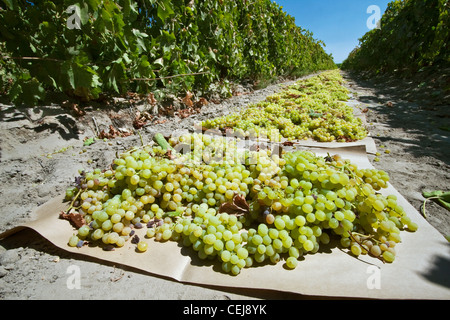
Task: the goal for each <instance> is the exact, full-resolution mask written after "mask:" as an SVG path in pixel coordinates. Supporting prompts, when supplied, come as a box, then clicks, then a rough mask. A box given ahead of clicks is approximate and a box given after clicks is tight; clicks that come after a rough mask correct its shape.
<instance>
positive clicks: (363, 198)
mask: <svg viewBox="0 0 450 320" xmlns="http://www.w3.org/2000/svg"><path fill="white" fill-rule="evenodd" d="M157 139H158V141H159V143H160V144H161V145H163V146H164V148H163V147H161V145H159V144H150V145H146V146H142V147H140V148H133V149H131V150H129V151H126V152H124V153H122V154H120V155H118V157H117V158H116V159H114V160H113V163H112V165H111V167H110V168H107V169H105V170H101V169H95V170H93V171H92V172H85V171H83V172H82V174H81V175H80V176H79V177H77V179H76V185H75V186H73V187H70V188H68V189H67V191H66V199H67V201H69V202H70V204H71V208H70V210H68V211H70V212H68V214H72V215H74V216H78V217H79V218H82V219H81V221H82V223H81V224H79V225H78V226H77V227H76V231H75V233H74V234H73V235H72V236H70V237H69V241H68V245H69V246H73V247H76V246H78V247H82V246H83V245H84V244H86V243H92V244H98V245H99V246H101V247H103V248H104V249H105V250H113V249H114V250H115V249H118V250H119V248H120V247H123V246H124V245H125V244H126V243H127V242H131V243H133V244H134V245H136V249H137V251H138V252H141V253H142V254H143V253H144V252H145V251H147V249H148V248H149V247H150V246H151V245H152V242H151V241H150V239H154V240H155V241H160V242H165V241H177V242H179V243H180V244H182V245H183V246H186V247H190V248H191V249H192V250H193V251H194V252H196V254H197V255H198V257H199V258H200V259H212V260H216V261H219V263H221V267H222V270H223V271H224V272H226V273H229V274H232V275H238V274H239V273H240V272H241V270H242V269H243V268H250V267H252V266H254V265H260V264H265V263H271V264H277V263H279V262H280V261H284V262H285V263H286V266H287V267H288V268H290V269H294V268H296V266H297V265H298V263H299V260H300V259H301V257H304V256H307V255H311V254H315V253H317V252H318V251H319V248H320V246H322V245H328V246H331V245H333V246H339V247H341V248H343V249H344V250H348V251H349V252H350V253H351V254H352V255H354V256H356V257H357V256H359V255H371V256H373V257H375V258H377V259H380V260H382V261H383V262H387V263H391V262H393V261H394V260H395V254H396V244H398V243H399V242H401V235H400V234H401V232H402V231H403V230H409V231H415V230H417V228H418V226H417V224H416V223H415V222H413V221H412V220H411V219H410V218H409V217H408V216H407V214H406V213H405V211H404V209H403V208H402V207H401V206H400V205H399V204H398V203H397V198H396V196H395V195H383V194H382V193H381V192H380V191H381V189H384V188H386V187H387V186H388V181H389V175H388V174H387V173H386V172H385V171H382V170H377V169H364V168H358V166H357V165H356V164H354V163H352V162H351V161H349V160H346V159H343V158H342V157H340V156H339V155H328V156H326V157H322V156H318V155H316V154H315V153H313V152H311V151H304V150H294V151H290V152H287V151H283V152H282V153H281V154H276V153H273V152H272V151H270V150H268V149H260V150H257V151H249V150H242V149H240V148H238V146H237V143H236V140H234V139H228V138H226V137H222V136H208V135H205V134H201V133H193V134H184V135H181V136H179V137H176V138H175V137H172V138H170V139H169V140H168V141H166V142H168V143H169V144H170V146H167V145H164V143H162V139H161V136H158V137H157ZM180 146H189V148H190V152H183V153H181V152H177V151H176V150H180ZM142 228H146V231H145V235H146V236H145V237H144V238H138V237H137V236H136V235H135V234H134V231H135V230H136V229H142ZM80 250H81V249H80Z"/></svg>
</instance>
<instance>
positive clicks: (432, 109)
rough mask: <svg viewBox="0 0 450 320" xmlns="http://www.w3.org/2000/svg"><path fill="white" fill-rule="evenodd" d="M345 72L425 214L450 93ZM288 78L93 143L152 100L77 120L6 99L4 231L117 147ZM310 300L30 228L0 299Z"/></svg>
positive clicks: (6, 267)
mask: <svg viewBox="0 0 450 320" xmlns="http://www.w3.org/2000/svg"><path fill="white" fill-rule="evenodd" d="M343 75H344V77H345V79H346V80H347V81H348V83H347V85H348V87H349V89H350V90H351V92H352V94H353V95H354V96H355V97H357V99H358V101H359V102H360V103H361V105H362V106H363V107H365V108H367V110H366V111H367V113H366V116H367V121H368V129H369V131H370V133H371V135H372V137H373V139H374V140H375V142H376V145H377V148H378V151H379V153H380V155H379V156H378V158H379V161H374V160H375V156H370V160H371V161H373V162H372V163H373V165H374V166H375V167H376V168H379V169H383V170H385V171H387V172H388V173H389V174H390V176H391V183H392V185H393V186H394V187H395V188H396V189H397V190H398V191H399V192H400V193H401V194H402V195H403V196H404V197H405V198H406V199H407V200H408V201H409V202H410V203H411V204H412V205H413V206H414V207H415V208H417V209H418V210H420V206H421V205H422V202H423V200H424V198H423V197H422V195H421V192H422V191H423V190H450V132H449V131H448V126H449V125H450V124H449V116H450V110H449V105H448V101H449V99H445V97H444V99H442V98H436V97H437V95H436V94H434V93H433V92H434V91H433V92H431V93H430V90H433V88H432V87H431V89H430V87H429V86H426V85H417V83H416V82H410V83H406V82H404V81H399V80H395V79H391V78H386V77H376V78H371V77H367V76H365V77H363V76H355V75H351V74H348V73H343ZM289 83H291V82H284V83H280V84H276V85H271V86H269V87H267V88H265V89H261V90H255V91H251V90H248V89H246V88H243V87H241V88H240V91H239V90H238V91H239V93H238V94H237V95H235V96H233V97H232V98H229V99H227V100H225V101H221V102H220V103H213V102H210V103H208V104H207V105H205V106H203V107H202V108H201V109H200V110H199V112H198V113H194V114H192V115H191V116H189V117H186V118H181V117H179V116H177V115H176V114H175V115H174V116H159V117H157V118H155V119H156V120H157V121H156V122H153V123H148V124H147V125H145V126H144V127H142V128H141V129H140V130H139V133H140V135H137V134H135V135H131V136H128V137H119V138H115V139H111V140H107V141H103V140H97V141H95V143H93V144H91V145H88V146H85V145H84V143H83V141H84V139H85V138H92V137H94V136H96V133H97V130H99V131H101V130H108V128H109V125H114V126H115V127H116V128H123V129H125V130H131V129H132V122H133V120H134V115H135V114H136V110H140V111H141V112H143V111H145V110H147V109H148V108H150V106H148V105H145V104H130V103H128V104H127V103H126V102H125V103H124V102H123V101H119V102H121V103H122V106H117V107H115V106H112V107H111V106H110V107H109V108H108V109H106V110H105V109H104V108H100V107H98V106H95V105H93V106H91V107H90V108H87V109H86V110H87V113H86V114H85V115H84V116H81V117H77V116H75V115H74V114H73V113H71V112H69V111H68V110H67V109H65V108H62V107H61V106H60V105H59V104H53V105H49V106H45V107H40V108H26V107H21V108H15V107H12V106H10V105H7V104H0V107H1V110H0V117H1V122H0V132H1V141H0V152H1V154H0V164H1V165H0V208H1V209H0V215H1V221H2V223H1V225H0V233H2V232H4V231H6V230H8V229H11V228H13V227H14V226H17V225H20V224H21V223H24V222H26V221H29V220H30V219H33V216H32V210H33V209H34V208H36V207H37V206H39V205H41V204H43V203H45V202H47V201H49V200H50V199H52V198H53V197H55V196H57V195H60V194H61V193H64V192H65V189H66V188H67V187H68V186H69V185H70V184H71V183H72V181H73V179H74V177H75V176H76V175H77V174H78V170H79V169H86V170H90V169H93V168H97V167H99V168H104V167H106V166H107V165H109V164H110V163H111V160H112V159H113V157H115V154H116V153H117V152H121V151H124V150H126V149H128V148H129V147H131V146H136V145H140V144H141V143H142V142H143V143H149V142H150V141H151V138H152V136H153V135H154V134H155V133H156V132H162V133H163V134H166V135H170V134H171V133H172V132H173V131H175V130H179V129H184V130H192V128H193V125H194V124H195V123H197V122H198V121H200V120H202V119H206V118H212V117H216V116H219V115H222V114H226V113H229V112H232V111H233V110H237V109H239V108H242V107H244V106H246V105H248V104H250V103H252V102H257V101H260V100H263V99H264V98H265V97H266V96H267V95H270V94H272V93H274V92H277V91H278V90H280V89H281V88H282V87H283V86H284V85H287V84H289ZM419 84H420V83H419ZM447 98H448V97H447ZM445 101H447V102H445ZM161 120H163V121H161ZM125 130H124V132H126V131H125ZM141 140H142V141H141ZM386 150H389V151H390V153H385V151H386ZM427 214H428V216H427V219H428V221H429V222H430V224H431V225H433V226H434V227H435V228H436V229H437V230H438V231H439V232H441V233H442V235H443V236H447V235H450V215H449V212H448V211H447V210H446V209H444V208H442V207H440V206H439V205H436V204H434V203H429V204H428V205H427ZM73 265H76V266H78V267H79V268H80V270H81V289H72V290H71V289H69V288H68V286H67V277H68V273H67V272H68V268H69V267H70V266H73ZM301 298H303V296H300V295H295V294H289V293H283V292H272V291H260V290H250V289H249V290H242V289H239V290H233V289H226V290H225V289H222V288H213V287H204V286H198V285H189V284H183V283H179V282H176V281H172V280H170V279H165V278H162V277H157V276H153V275H149V274H145V273H142V272H140V271H137V270H133V269H131V268H128V267H124V266H115V265H111V264H107V263H103V262H102V263H100V262H98V261H95V259H91V258H86V257H83V256H76V257H75V256H72V255H70V254H68V253H67V252H65V251H64V250H61V249H59V248H57V247H55V246H54V245H52V244H51V243H49V242H48V241H47V240H46V239H43V238H42V237H41V236H39V235H38V234H37V233H35V232H34V231H31V230H24V231H20V232H18V233H16V234H14V235H12V236H10V237H8V238H5V239H2V240H0V299H4V300H11V299H133V300H134V299H154V300H157V299H177V300H183V299H194V300H196V299H237V300H238V299H301Z"/></svg>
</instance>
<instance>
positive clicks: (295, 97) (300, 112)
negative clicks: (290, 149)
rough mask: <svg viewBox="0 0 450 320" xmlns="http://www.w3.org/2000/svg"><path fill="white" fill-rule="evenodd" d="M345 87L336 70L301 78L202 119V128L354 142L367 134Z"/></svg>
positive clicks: (267, 135)
mask: <svg viewBox="0 0 450 320" xmlns="http://www.w3.org/2000/svg"><path fill="white" fill-rule="evenodd" d="M347 100H348V90H347V88H345V87H344V86H343V78H342V76H341V75H340V74H339V71H338V70H332V71H327V72H324V73H322V74H320V75H317V76H315V77H312V78H309V79H306V80H301V81H299V82H297V83H296V84H295V85H292V86H290V87H288V88H286V89H285V90H283V91H282V92H280V93H277V94H274V95H272V96H269V97H267V98H266V100H264V101H261V102H259V103H257V104H253V105H249V106H248V107H247V108H245V109H244V110H242V111H240V112H236V113H232V114H230V115H226V116H223V117H218V118H214V119H208V120H205V121H203V122H202V126H203V127H205V128H213V129H225V128H233V129H234V130H240V131H241V132H242V133H243V134H244V135H245V136H256V137H267V138H268V139H270V140H272V141H280V139H282V138H285V139H288V140H304V139H309V138H312V139H315V140H317V141H321V142H330V141H339V142H346V141H356V140H361V139H364V138H365V137H366V136H367V133H368V132H367V130H366V128H365V127H364V125H363V123H362V121H361V119H359V118H356V117H354V115H353V108H352V107H351V106H349V105H347V104H346V103H345V102H344V101H347Z"/></svg>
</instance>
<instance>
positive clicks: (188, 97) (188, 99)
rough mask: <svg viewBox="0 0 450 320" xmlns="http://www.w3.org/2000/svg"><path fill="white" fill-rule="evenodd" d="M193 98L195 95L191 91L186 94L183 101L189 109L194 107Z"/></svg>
mask: <svg viewBox="0 0 450 320" xmlns="http://www.w3.org/2000/svg"><path fill="white" fill-rule="evenodd" d="M192 96H193V94H192V93H191V92H190V91H188V92H186V96H185V97H184V98H183V99H182V100H181V101H182V102H183V103H184V104H185V105H187V106H188V107H189V108H191V107H192V106H193V105H194V102H192V100H191V99H192Z"/></svg>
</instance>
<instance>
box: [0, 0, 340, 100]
mask: <svg viewBox="0 0 450 320" xmlns="http://www.w3.org/2000/svg"><path fill="white" fill-rule="evenodd" d="M3 3H4V4H3V5H1V8H0V42H1V43H3V44H2V45H0V50H1V53H2V55H1V58H0V91H1V92H2V93H3V94H5V95H8V97H9V99H10V100H11V101H12V102H14V103H26V104H34V103H37V102H39V101H43V100H44V99H45V97H46V94H47V93H48V92H49V91H55V92H64V93H66V94H70V95H72V96H75V97H77V98H78V99H80V100H84V101H88V100H93V99H97V98H99V97H100V96H103V95H109V96H111V95H123V94H125V93H126V92H129V91H132V92H137V93H143V94H145V93H150V92H152V93H154V94H155V96H156V97H157V98H158V97H162V96H164V95H165V94H167V93H172V94H183V92H187V91H192V92H197V93H198V94H199V95H203V96H207V95H208V94H209V93H211V92H213V91H215V92H218V91H219V92H220V91H221V92H222V93H223V94H225V95H228V94H230V88H229V83H230V82H231V81H234V82H239V81H241V80H244V79H245V80H251V81H253V82H255V83H258V82H259V83H268V82H269V81H271V80H273V79H275V78H276V77H279V76H299V75H303V74H306V73H310V72H314V71H319V70H325V69H332V68H335V67H336V66H335V64H334V62H333V59H332V57H331V56H330V55H329V54H327V53H326V52H325V51H324V48H323V45H324V44H323V42H321V41H319V40H316V39H314V38H313V35H312V33H311V32H309V31H308V30H305V29H302V28H301V27H299V26H297V25H296V22H295V20H294V18H293V17H291V16H290V15H288V14H286V13H285V12H284V11H283V9H282V7H280V6H279V5H278V4H276V3H275V2H272V1H270V0H255V1H247V0H236V1H223V0H189V1H188V0H118V1H101V0H89V1H83V2H79V1H75V0H64V1H25V0H4V1H3ZM73 5H76V6H78V8H79V11H78V12H79V20H80V23H79V28H69V27H68V19H69V18H70V15H71V14H73V13H70V11H68V8H70V7H71V6H73ZM74 12H77V11H74ZM177 75H178V76H177ZM179 75H182V76H179ZM173 76H175V77H173ZM227 84H228V86H227Z"/></svg>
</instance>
